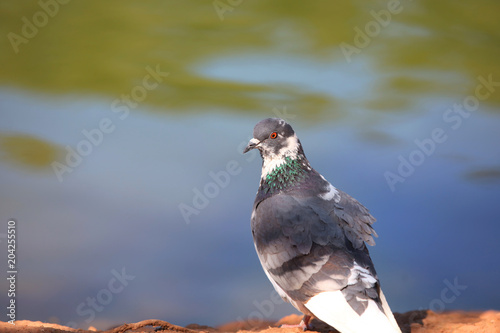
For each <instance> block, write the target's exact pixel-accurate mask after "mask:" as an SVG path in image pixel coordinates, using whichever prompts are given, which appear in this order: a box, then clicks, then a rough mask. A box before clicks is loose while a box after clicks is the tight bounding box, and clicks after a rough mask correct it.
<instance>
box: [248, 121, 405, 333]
mask: <svg viewBox="0 0 500 333" xmlns="http://www.w3.org/2000/svg"><path fill="white" fill-rule="evenodd" d="M252 149H258V150H259V152H260V155H261V157H262V175H261V179H260V185H259V189H258V191H257V196H256V198H255V202H254V205H253V211H252V216H251V228H252V234H253V239H254V244H255V249H256V250H257V255H258V257H259V259H260V262H261V264H262V267H263V269H264V272H265V273H266V275H267V277H268V278H269V280H270V281H271V283H272V285H273V286H274V288H275V289H276V291H277V292H278V294H279V295H280V296H281V297H282V298H283V299H284V300H285V301H288V302H290V303H291V304H292V305H293V306H294V307H295V308H296V309H298V310H299V311H300V312H302V313H303V314H304V317H303V319H302V321H301V323H300V324H299V325H295V326H300V327H301V328H302V329H303V330H306V329H310V326H309V324H310V320H311V319H312V318H316V319H319V320H320V321H322V322H324V323H326V324H328V325H330V326H332V327H333V328H335V329H336V330H338V331H339V332H341V333H361V332H362V333H367V332H384V333H392V332H399V333H400V332H401V330H400V328H399V326H398V324H397V323H396V320H395V319H394V316H393V314H392V312H391V309H390V307H389V304H388V303H387V301H386V299H385V296H384V294H383V293H382V289H381V288H380V282H379V279H378V277H377V273H376V271H375V267H374V265H373V263H372V260H371V258H370V254H369V252H368V248H367V246H366V244H368V245H375V242H374V241H373V237H374V236H375V237H377V234H376V233H375V231H374V230H373V228H372V224H373V222H375V218H374V217H373V216H371V215H370V213H369V212H368V210H367V209H366V208H365V207H364V206H363V205H361V204H360V203H359V202H358V201H357V200H356V199H354V198H353V197H351V196H350V195H348V194H346V193H344V192H342V191H341V190H339V189H337V188H335V187H334V186H333V185H332V184H330V183H329V182H328V181H327V180H326V179H325V178H324V177H323V176H322V175H321V174H319V173H318V172H317V171H316V170H314V169H313V168H312V167H311V165H310V163H309V161H308V160H307V158H306V156H305V154H304V150H303V148H302V144H301V143H300V140H299V139H298V138H297V135H296V134H295V132H294V130H293V129H292V127H291V126H290V125H289V124H288V123H287V122H285V121H284V120H283V119H279V118H268V119H264V120H262V121H260V122H259V123H257V125H256V126H255V128H254V131H253V138H252V139H251V140H250V142H249V143H248V145H247V146H246V148H245V149H244V151H243V152H244V153H246V152H248V151H250V150H252Z"/></svg>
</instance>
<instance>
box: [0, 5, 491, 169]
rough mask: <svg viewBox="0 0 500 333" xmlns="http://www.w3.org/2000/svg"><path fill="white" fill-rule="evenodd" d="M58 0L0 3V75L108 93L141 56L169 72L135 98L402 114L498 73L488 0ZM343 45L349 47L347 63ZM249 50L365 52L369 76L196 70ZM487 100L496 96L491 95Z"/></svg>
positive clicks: (136, 74)
mask: <svg viewBox="0 0 500 333" xmlns="http://www.w3.org/2000/svg"><path fill="white" fill-rule="evenodd" d="M61 2H63V1H62V0H61ZM66 2H67V3H66V4H61V3H59V2H56V1H55V0H46V1H40V2H39V1H17V0H9V1H6V0H4V1H2V2H0V35H1V36H3V37H2V38H1V39H0V49H1V52H0V62H1V63H2V69H1V71H0V84H1V85H3V86H6V87H15V88H20V89H25V90H30V91H37V92H43V93H55V94H80V95H96V96H105V98H109V99H110V100H113V99H114V98H116V97H117V96H120V95H121V94H123V93H127V92H130V91H131V89H132V88H133V87H134V86H137V85H141V82H142V79H143V77H144V75H145V74H146V70H145V68H146V67H147V66H151V67H155V66H159V68H161V70H162V71H165V72H169V76H168V79H166V80H165V82H164V83H163V84H161V85H160V86H159V87H158V88H157V89H153V90H151V91H148V95H147V99H145V101H144V103H145V104H147V105H151V106H154V107H156V108H155V109H157V110H161V112H165V113H181V112H187V111H191V112H193V111H194V112H204V111H208V112H213V111H218V112H221V111H222V112H231V113H238V112H240V113H250V112H251V113H255V112H261V113H263V114H264V113H268V112H269V110H271V109H272V108H273V107H274V106H276V105H289V106H293V108H294V109H296V110H307V111H308V113H310V114H311V115H316V116H317V117H315V118H314V119H315V121H320V120H321V119H324V118H331V117H338V116H339V114H342V116H344V117H349V113H350V111H351V109H352V108H353V107H358V108H359V107H362V108H365V109H366V110H368V111H376V112H386V111H397V112H404V111H405V110H407V109H410V108H411V107H414V106H415V105H417V104H419V103H421V101H422V100H426V99H429V98H431V97H432V96H453V97H455V96H458V98H463V97H464V96H467V95H470V94H474V88H475V86H476V84H477V83H476V80H477V77H478V76H479V75H482V76H485V77H486V76H487V75H493V77H494V80H497V81H500V76H499V75H500V63H499V61H498V59H500V19H499V15H498V13H500V3H499V2H498V1H494V0H491V1H488V0H481V1H459V2H457V1H452V0H446V1H445V0H443V1H430V0H427V1H401V2H397V1H369V2H368V1H314V2H305V1H289V0H282V1H235V0H233V1H224V0H222V1H218V2H212V1H180V0H178V1H161V0H150V1H131V0H108V1H83V0H72V1H66ZM40 3H44V4H46V5H44V6H45V7H46V9H45V10H44V9H43V8H42V7H43V6H41V5H40ZM214 3H215V4H216V5H217V7H218V9H217V8H215V7H214ZM221 6H222V7H221ZM392 7H394V8H397V10H394V12H392V14H391V12H390V11H389V9H390V8H392ZM221 8H222V10H224V13H221V12H219V13H218V12H217V10H219V11H221ZM40 12H41V13H42V14H40ZM45 12H48V14H44V13H45ZM374 13H375V14H374ZM387 13H389V16H387ZM27 22H28V23H27ZM30 25H31V27H30ZM36 25H38V27H37V26H36ZM355 28H359V30H361V31H363V32H365V33H366V34H368V35H370V34H371V35H372V37H370V36H368V37H366V36H365V37H364V38H363V37H360V36H357V34H358V32H357V31H358V30H356V29H355ZM370 29H371V30H370ZM377 29H378V30H377ZM356 42H358V43H356ZM342 43H346V44H349V45H351V46H353V47H356V49H357V52H356V53H353V54H351V55H350V57H349V60H351V61H350V62H349V61H347V60H348V59H347V58H346V56H345V54H343V52H342V49H341V47H340V46H341V45H343V44H342ZM344 45H345V44H344ZM344 53H345V52H344ZM247 54H264V55H268V56H269V58H280V57H287V56H295V57H304V58H307V59H310V60H312V61H317V62H319V63H324V64H328V63H337V64H342V65H343V66H347V67H348V66H352V64H353V63H356V62H357V61H360V59H365V60H368V61H369V64H370V65H369V66H370V67H369V71H370V72H371V73H372V74H373V75H375V76H376V82H377V84H376V86H375V87H372V91H370V93H368V92H367V94H366V97H361V98H359V99H358V100H356V101H352V100H350V101H343V102H341V101H338V100H336V99H335V98H334V97H333V96H332V95H329V94H328V93H325V92H322V91H315V90H314V89H308V87H307V86H306V85H297V84H290V83H287V82H279V83H268V82H263V83H248V82H245V81H244V80H243V78H242V80H240V81H239V80H223V79H219V78H215V77H209V76H206V75H203V74H201V73H200V72H199V71H198V70H197V68H200V66H203V65H204V64H205V63H207V62H209V61H211V60H213V59H226V58H231V57H234V56H242V55H247ZM290 70H291V71H293V68H291V69H290ZM267 79H269V78H267ZM349 80H356V78H349ZM263 81H266V80H263ZM268 81H269V80H268ZM271 81H272V80H271ZM484 103H487V104H489V105H494V106H498V104H500V93H496V94H491V96H490V97H489V98H488V100H487V101H485V102H484ZM341 108H342V110H343V111H342V112H341V111H340V109H341ZM497 109H498V108H497ZM22 142H24V141H22V140H21V141H18V142H17V141H16V140H14V141H12V139H10V140H7V141H6V140H3V142H2V145H3V146H4V147H11V145H13V144H14V145H19V144H21V145H22ZM44 144H45V143H44ZM46 144H50V143H46ZM9 149H11V148H7V150H6V151H9ZM4 153H5V150H4ZM25 161H28V160H25ZM38 161H40V159H39V158H34V159H33V161H32V164H33V165H38V163H39V162H38Z"/></svg>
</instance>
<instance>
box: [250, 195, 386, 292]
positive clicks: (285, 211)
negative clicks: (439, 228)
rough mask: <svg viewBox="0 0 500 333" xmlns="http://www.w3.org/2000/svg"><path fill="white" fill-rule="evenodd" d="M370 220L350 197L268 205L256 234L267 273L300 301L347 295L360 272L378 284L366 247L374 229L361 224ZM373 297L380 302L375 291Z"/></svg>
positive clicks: (281, 198) (258, 214) (276, 200)
mask: <svg viewBox="0 0 500 333" xmlns="http://www.w3.org/2000/svg"><path fill="white" fill-rule="evenodd" d="M342 195H343V193H342ZM351 200H352V201H351ZM356 204H358V205H359V208H358V210H357V211H356V208H355V207H356ZM366 214H367V211H366V209H365V208H364V207H363V206H361V204H359V203H358V202H357V201H355V200H354V199H352V198H351V197H346V198H345V199H343V198H342V197H341V199H340V200H339V202H335V201H326V200H323V199H321V198H320V197H307V198H299V197H296V196H293V195H286V194H279V195H275V196H272V197H269V198H267V199H265V200H263V201H262V202H260V203H259V204H258V205H256V207H255V211H254V214H253V219H252V232H253V236H254V240H255V246H256V249H257V253H258V255H259V258H260V260H261V262H262V265H263V267H264V269H265V270H266V272H267V273H268V275H270V278H272V279H273V280H274V282H275V283H276V284H278V285H279V286H280V287H281V288H282V289H283V291H284V292H285V293H286V294H287V295H289V296H290V297H291V298H293V299H296V300H300V301H306V300H307V299H309V298H310V297H312V296H314V295H315V294H317V293H318V292H322V291H327V290H329V291H336V290H342V289H344V288H345V287H346V286H348V284H349V278H350V277H351V276H352V275H353V274H354V275H356V274H357V273H356V272H354V271H353V270H354V269H355V267H358V266H359V268H360V269H363V270H365V271H366V272H367V273H366V274H367V275H370V276H371V277H372V278H371V281H372V282H374V283H376V282H377V277H376V273H375V269H374V268H373V264H372V262H371V260H370V257H369V254H368V250H367V249H366V246H365V245H364V243H363V241H364V240H365V239H368V237H369V236H368V232H369V230H370V229H371V227H370V229H369V228H366V227H363V226H359V225H360V224H363V225H366V223H365V222H364V221H363V220H361V218H363V219H367V220H369V218H367V217H365V216H366ZM368 216H369V217H371V216H370V215H369V214H368ZM371 219H373V218H371ZM358 221H361V222H358ZM370 221H371V220H370ZM370 239H371V238H370ZM351 271H353V272H351ZM351 280H353V279H352V278H351ZM351 282H353V281H351ZM374 283H372V285H374ZM360 288H361V286H360ZM363 292H364V293H366V291H363ZM368 293H369V294H371V295H372V297H375V298H376V292H375V291H374V292H370V291H369V292H368ZM352 296H353V297H354V296H355V294H353V295H352Z"/></svg>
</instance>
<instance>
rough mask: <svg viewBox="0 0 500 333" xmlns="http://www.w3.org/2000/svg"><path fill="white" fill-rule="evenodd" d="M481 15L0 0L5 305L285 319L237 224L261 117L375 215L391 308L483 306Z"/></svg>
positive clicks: (97, 316)
mask: <svg viewBox="0 0 500 333" xmlns="http://www.w3.org/2000/svg"><path fill="white" fill-rule="evenodd" d="M499 13H500V3H498V1H494V0H491V1H488V0H480V1H460V2H457V1H452V0H443V1H431V0H422V1H404V0H402V1H401V2H399V1H396V0H387V1H385V0H384V1H369V2H368V1H314V2H302V1H287V0H282V1H272V2H268V1H244V0H215V1H160V0H150V1H131V0H120V1H118V0H108V1H82V0H72V1H68V0H64V1H63V0H40V1H15V0H3V1H1V2H0V36H2V37H1V38H0V63H1V69H0V221H1V224H0V248H1V253H3V255H2V256H1V257H2V259H0V269H1V270H2V272H6V271H7V221H8V220H9V219H10V218H14V219H16V220H17V240H18V243H17V260H18V261H17V265H18V271H19V273H18V279H17V293H16V302H17V305H18V307H17V315H18V316H17V319H29V320H41V321H51V322H58V323H61V324H66V325H71V326H73V327H79V328H87V327H88V326H91V325H92V326H95V327H97V328H100V329H105V328H108V327H109V326H111V325H114V324H119V323H122V322H134V321H139V320H144V319H150V318H157V319H164V320H167V321H170V322H172V323H174V324H178V325H186V324H189V323H192V322H196V323H199V324H207V325H220V324H223V323H226V322H229V321H234V320H248V321H256V320H258V319H264V320H268V319H269V320H274V319H277V318H280V317H281V316H284V315H287V314H290V313H292V312H294V311H295V310H294V309H293V308H292V306H290V305H288V304H284V303H281V302H279V300H277V299H276V297H275V295H274V294H273V292H272V290H273V289H272V286H271V284H270V283H269V281H268V280H267V278H266V276H265V274H264V273H263V271H262V269H261V267H260V264H259V261H258V258H257V255H256V254H255V250H254V246H253V241H252V238H251V232H250V214H251V209H252V204H253V200H254V196H255V193H256V191H257V187H258V182H259V177H260V166H261V161H260V157H259V156H258V154H257V153H256V152H253V154H249V155H242V154H241V151H242V149H243V147H244V145H245V143H246V142H248V140H249V139H250V138H251V135H252V130H253V127H254V125H255V123H257V122H258V121H259V120H261V119H263V118H267V117H281V118H284V119H286V120H287V121H289V122H290V123H291V124H292V125H293V126H294V129H295V130H296V132H297V133H298V135H299V138H300V139H301V141H302V144H303V146H304V149H305V152H306V155H307V157H308V158H309V160H310V162H311V164H312V165H313V166H314V167H315V169H317V170H318V171H319V172H320V173H322V174H323V175H324V176H325V177H326V178H327V179H328V180H329V181H330V182H332V183H333V184H334V185H335V186H336V187H338V188H340V189H342V190H344V191H345V192H347V193H349V194H351V195H352V196H354V197H355V198H357V199H358V200H359V201H361V202H362V203H363V204H364V205H365V206H366V207H368V208H369V209H370V211H371V212H372V214H373V215H374V216H375V217H376V218H377V219H378V221H377V223H376V224H375V225H374V226H375V229H376V231H377V233H378V234H379V238H378V239H377V246H375V247H373V248H371V249H370V250H371V254H372V258H373V260H374V262H375V266H376V267H377V271H378V274H379V277H380V279H381V282H382V286H383V288H384V291H385V294H386V297H387V298H388V300H389V303H390V304H391V307H392V309H393V311H396V312H405V311H408V310H414V309H423V308H430V309H432V310H434V311H445V310H452V309H463V310H482V309H500V306H499V303H498V299H499V298H500V289H499V287H498V281H500V265H499V263H500V261H499V256H498V253H500V242H499V241H498V234H499V233H500V223H499V222H500V221H499V220H500V218H499V214H498V202H499V199H500V186H499V185H500V150H499V142H500V131H499V126H500V114H499V106H500V62H499V59H500V17H499ZM5 274H6V273H5ZM0 288H1V290H2V291H1V296H0V297H1V300H2V304H3V305H2V306H7V302H8V299H7V292H6V290H7V288H8V285H7V281H6V280H5V279H2V280H1V282H0ZM4 309H5V307H4ZM3 318H4V319H2V320H8V318H7V317H3Z"/></svg>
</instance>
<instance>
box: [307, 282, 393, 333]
mask: <svg viewBox="0 0 500 333" xmlns="http://www.w3.org/2000/svg"><path fill="white" fill-rule="evenodd" d="M380 300H381V301H382V308H383V309H384V311H383V312H382V311H381V310H380V308H379V307H378V306H377V304H376V303H375V301H373V300H369V301H368V302H369V303H368V307H367V308H366V309H365V311H364V312H363V313H362V314H361V315H358V314H357V313H356V312H355V311H354V310H353V309H352V307H351V306H350V305H349V303H347V301H346V299H345V298H344V295H343V294H342V292H341V291H327V292H323V293H320V294H318V295H316V296H314V297H313V298H311V299H310V300H309V301H308V302H307V303H306V304H304V305H305V307H306V308H307V309H308V310H309V311H311V312H312V314H313V315H314V316H315V317H316V318H318V319H319V320H321V321H323V322H325V323H327V324H328V325H330V326H332V327H334V328H335V329H337V330H338V331H339V332H342V333H366V332H383V333H401V329H400V328H399V326H398V324H397V323H396V320H395V319H394V316H393V314H392V312H391V309H390V308H389V304H388V303H387V301H386V300H385V297H384V294H383V293H382V290H380Z"/></svg>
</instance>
